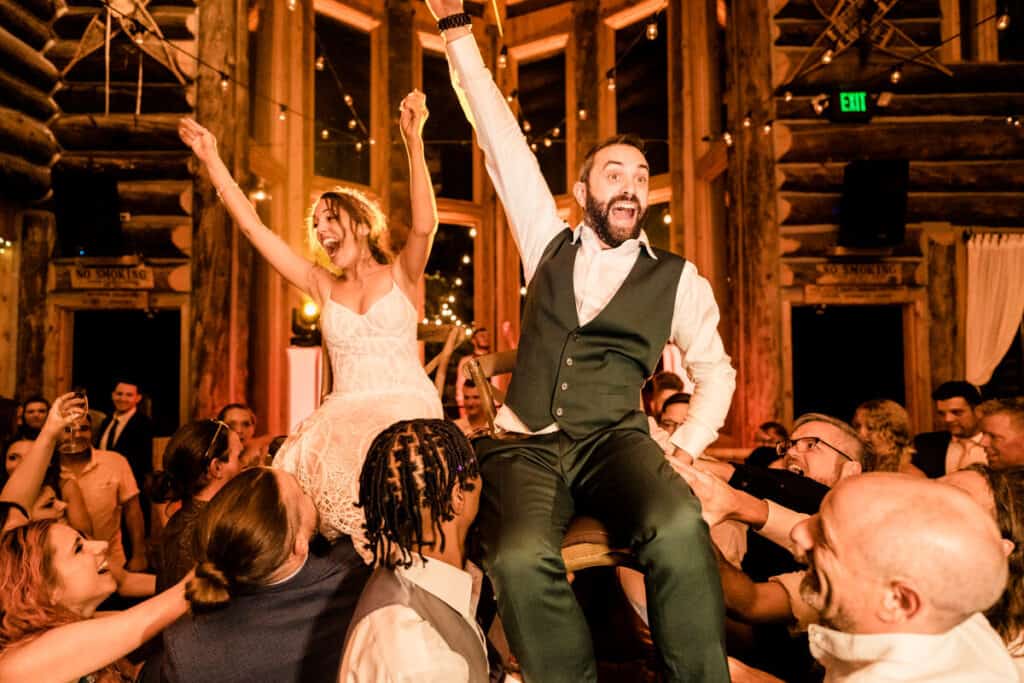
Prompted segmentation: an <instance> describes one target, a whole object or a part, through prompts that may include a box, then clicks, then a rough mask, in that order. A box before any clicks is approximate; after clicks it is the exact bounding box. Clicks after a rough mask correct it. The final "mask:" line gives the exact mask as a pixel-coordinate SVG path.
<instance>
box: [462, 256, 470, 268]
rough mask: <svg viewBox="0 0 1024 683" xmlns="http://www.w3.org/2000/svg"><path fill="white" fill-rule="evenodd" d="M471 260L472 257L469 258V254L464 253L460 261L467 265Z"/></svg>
mask: <svg viewBox="0 0 1024 683" xmlns="http://www.w3.org/2000/svg"><path fill="white" fill-rule="evenodd" d="M471 260H472V259H471V258H469V254H465V255H464V256H463V257H462V263H463V265H467V266H468V265H469V262H470V261H471Z"/></svg>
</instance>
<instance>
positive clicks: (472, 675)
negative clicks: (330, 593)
mask: <svg viewBox="0 0 1024 683" xmlns="http://www.w3.org/2000/svg"><path fill="white" fill-rule="evenodd" d="M391 605H403V606H405V607H408V608H409V609H411V610H412V611H414V612H416V614H418V615H419V616H420V617H421V618H423V620H424V621H426V622H428V623H429V624H430V625H431V626H432V627H433V628H434V630H435V631H437V633H438V635H440V636H441V638H442V639H443V640H444V642H445V643H447V644H448V647H449V648H450V649H451V651H452V652H455V653H456V654H458V655H461V656H462V658H463V659H464V660H466V664H467V665H469V679H468V682H469V683H488V681H489V673H488V666H487V652H486V650H485V649H484V644H483V642H482V641H481V639H480V636H479V635H478V634H477V631H476V629H474V628H473V626H471V625H470V624H469V622H467V621H466V619H465V618H464V617H463V616H462V615H461V614H459V613H458V612H457V611H456V610H455V609H453V608H452V607H451V606H450V605H449V604H448V603H446V602H445V601H444V600H441V599H440V598H438V597H437V596H435V595H433V594H431V593H429V592H427V591H425V590H423V589H422V588H420V587H419V586H417V585H416V584H414V583H412V582H410V581H403V580H402V579H401V578H400V577H399V576H398V574H396V573H395V572H394V571H392V570H390V569H385V568H383V567H378V568H377V569H376V570H375V571H374V572H373V576H371V577H370V580H369V581H367V582H366V587H365V588H364V589H363V594H362V595H361V596H360V597H359V604H358V605H356V611H355V614H354V615H353V616H352V622H351V624H350V625H349V627H348V636H346V637H345V640H346V642H347V641H348V638H349V637H350V636H351V635H352V633H353V632H354V631H355V628H356V625H357V624H358V623H359V622H360V621H362V620H363V618H364V617H366V616H368V615H369V614H370V613H371V612H375V611H377V610H379V609H383V608H384V607H390V606H391ZM452 683H456V682H455V681H453V682H452Z"/></svg>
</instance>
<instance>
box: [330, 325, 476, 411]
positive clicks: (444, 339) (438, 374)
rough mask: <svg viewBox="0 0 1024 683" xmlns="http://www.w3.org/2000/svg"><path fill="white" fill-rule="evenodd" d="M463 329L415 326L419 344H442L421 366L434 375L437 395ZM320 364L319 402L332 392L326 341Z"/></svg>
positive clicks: (439, 392)
mask: <svg viewBox="0 0 1024 683" xmlns="http://www.w3.org/2000/svg"><path fill="white" fill-rule="evenodd" d="M464 329H465V328H464V327H461V326H459V325H429V324H424V323H419V324H418V325H417V326H416V339H417V340H419V341H421V342H427V343H431V342H437V343H443V344H444V346H443V347H442V348H441V351H440V353H438V354H437V355H436V356H434V357H433V358H431V359H430V360H429V361H427V364H426V365H424V366H423V369H424V371H426V373H427V374H428V375H429V374H430V373H434V387H435V388H436V389H437V395H438V396H441V397H442V398H443V397H444V383H445V378H446V377H447V376H448V363H449V362H451V359H452V353H454V351H455V347H456V346H458V345H459V342H460V341H461V339H462V335H463V334H465V333H464V332H463V330H464ZM320 351H321V354H320V359H321V360H320V362H321V364H322V366H323V370H322V371H321V373H320V400H321V401H323V400H324V399H325V398H327V394H329V393H331V391H333V390H334V373H333V371H332V369H331V357H330V355H329V354H328V353H327V340H326V339H322V340H321V342H320Z"/></svg>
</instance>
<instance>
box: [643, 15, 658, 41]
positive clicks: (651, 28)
mask: <svg viewBox="0 0 1024 683" xmlns="http://www.w3.org/2000/svg"><path fill="white" fill-rule="evenodd" d="M646 32H647V40H657V39H658V22H657V21H655V20H654V19H651V20H650V21H649V22H647V29H646Z"/></svg>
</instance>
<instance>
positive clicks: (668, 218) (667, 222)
mask: <svg viewBox="0 0 1024 683" xmlns="http://www.w3.org/2000/svg"><path fill="white" fill-rule="evenodd" d="M661 222H662V223H664V224H665V225H672V214H670V213H666V214H665V216H664V217H663V218H662V219H661Z"/></svg>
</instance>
